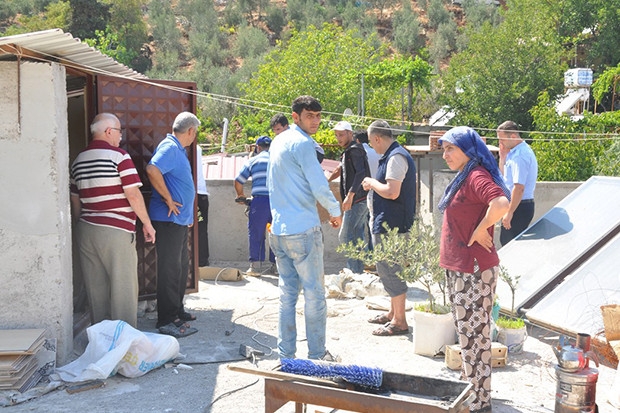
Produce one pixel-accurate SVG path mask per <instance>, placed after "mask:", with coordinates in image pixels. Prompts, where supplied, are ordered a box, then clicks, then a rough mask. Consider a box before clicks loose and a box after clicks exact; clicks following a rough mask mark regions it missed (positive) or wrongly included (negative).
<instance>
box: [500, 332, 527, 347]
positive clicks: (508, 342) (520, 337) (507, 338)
mask: <svg viewBox="0 0 620 413" xmlns="http://www.w3.org/2000/svg"><path fill="white" fill-rule="evenodd" d="M526 338H527V330H526V328H525V327H521V328H503V327H499V328H498V332H497V341H499V342H500V343H502V344H503V345H505V346H506V347H508V353H512V354H519V353H521V352H522V351H523V343H524V342H525V339H526Z"/></svg>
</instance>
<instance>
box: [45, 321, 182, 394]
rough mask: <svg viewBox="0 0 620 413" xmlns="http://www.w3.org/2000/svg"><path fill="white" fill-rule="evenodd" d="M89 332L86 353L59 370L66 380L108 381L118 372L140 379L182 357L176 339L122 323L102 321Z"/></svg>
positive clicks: (88, 330) (57, 370)
mask: <svg viewBox="0 0 620 413" xmlns="http://www.w3.org/2000/svg"><path fill="white" fill-rule="evenodd" d="M86 332H87V334H88V346H86V351H84V354H82V355H81V356H80V357H78V358H77V359H76V360H75V361H73V362H71V363H69V364H67V365H66V366H63V367H61V368H58V369H56V372H57V373H58V374H59V375H60V377H61V378H62V380H64V381H67V382H79V381H86V380H97V379H107V378H108V377H110V376H113V375H114V374H116V373H119V374H122V375H123V376H125V377H140V376H142V375H144V374H146V373H147V372H149V371H151V370H153V369H155V368H157V367H159V366H161V365H163V364H164V363H166V362H167V361H169V360H172V359H174V358H175V357H177V356H178V354H179V342H178V341H177V339H176V338H174V337H172V336H166V335H163V334H155V333H146V332H142V331H139V330H136V329H135V328H133V327H131V326H130V325H129V324H127V323H126V322H124V321H120V320H104V321H101V322H100V323H97V324H95V325H93V326H91V327H89V328H88V329H87V330H86Z"/></svg>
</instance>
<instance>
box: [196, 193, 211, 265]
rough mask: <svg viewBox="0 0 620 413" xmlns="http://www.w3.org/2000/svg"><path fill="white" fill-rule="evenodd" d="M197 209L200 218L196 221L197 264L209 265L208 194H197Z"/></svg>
mask: <svg viewBox="0 0 620 413" xmlns="http://www.w3.org/2000/svg"><path fill="white" fill-rule="evenodd" d="M198 211H200V215H201V216H202V220H201V221H198V266H200V267H207V266H208V265H209V196H208V195H201V194H198Z"/></svg>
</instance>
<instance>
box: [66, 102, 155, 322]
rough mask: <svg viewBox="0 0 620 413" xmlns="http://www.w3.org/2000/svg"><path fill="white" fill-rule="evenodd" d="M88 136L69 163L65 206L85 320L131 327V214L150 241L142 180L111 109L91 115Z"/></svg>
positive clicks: (134, 277)
mask: <svg viewBox="0 0 620 413" xmlns="http://www.w3.org/2000/svg"><path fill="white" fill-rule="evenodd" d="M90 132H91V134H92V136H93V140H92V141H91V142H90V144H89V145H88V146H87V147H86V149H84V150H83V151H82V152H81V153H80V154H79V155H78V156H77V158H76V159H75V161H74V162H73V164H72V166H71V207H72V210H73V214H74V217H75V218H76V219H77V218H79V221H78V223H77V236H78V242H79V249H80V261H81V266H82V273H83V275H84V283H85V285H86V292H87V294H88V302H89V305H90V313H91V322H92V323H93V324H95V323H98V322H100V321H102V320H123V321H126V322H127V323H128V324H129V325H131V326H132V327H134V328H135V327H136V325H137V317H138V255H137V252H136V234H135V232H136V216H137V217H138V218H139V219H140V221H142V230H143V233H144V240H145V241H146V242H155V229H154V228H153V225H152V224H151V220H150V219H149V215H148V212H147V209H146V206H145V204H144V198H143V197H142V194H141V193H140V187H141V186H142V182H141V181H140V177H139V176H138V173H137V171H136V168H135V166H134V164H133V161H132V160H131V157H130V156H129V154H128V153H127V152H125V151H124V150H123V149H120V148H119V145H120V142H121V138H122V129H121V123H120V121H119V120H118V118H117V117H116V116H114V115H113V114H111V113H101V114H99V115H97V116H95V119H94V120H93V122H92V124H91V125H90Z"/></svg>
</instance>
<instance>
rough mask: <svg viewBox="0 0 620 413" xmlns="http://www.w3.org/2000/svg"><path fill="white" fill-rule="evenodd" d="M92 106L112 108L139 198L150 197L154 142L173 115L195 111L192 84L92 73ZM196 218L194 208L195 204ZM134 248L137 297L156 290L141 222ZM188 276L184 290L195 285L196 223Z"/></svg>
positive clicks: (152, 255)
mask: <svg viewBox="0 0 620 413" xmlns="http://www.w3.org/2000/svg"><path fill="white" fill-rule="evenodd" d="M96 83H97V90H96V93H97V110H96V111H97V112H110V113H114V114H115V115H116V116H118V118H119V119H120V121H121V125H122V126H123V128H124V129H125V131H124V133H123V140H122V141H121V147H122V148H123V149H125V150H126V151H127V152H128V153H129V155H130V156H131V159H132V160H133V162H134V164H135V166H136V170H137V171H138V174H139V175H140V179H141V180H142V183H143V186H142V188H141V191H142V194H143V196H144V201H145V202H146V204H147V205H148V202H149V201H150V199H151V191H152V189H151V185H150V182H149V180H148V177H147V176H146V165H147V164H148V163H149V161H150V160H151V157H152V155H153V152H154V151H155V148H156V147H157V145H158V144H159V142H161V141H162V140H163V139H164V138H165V137H166V134H167V133H169V132H170V131H171V130H172V123H173V122H174V119H175V117H176V116H177V115H178V114H179V113H180V112H183V111H189V112H192V113H195V112H196V96H195V90H196V84H195V83H192V82H176V81H163V80H149V81H148V82H139V81H136V80H133V79H125V78H117V77H111V76H97V78H96ZM195 153H196V147H195V144H192V145H191V146H190V147H189V148H188V156H189V159H190V162H191V164H192V169H193V170H194V174H195V173H196V172H195V170H196V167H195V166H196V165H195V164H196V156H192V155H193V154H195ZM194 221H195V222H196V221H197V210H196V209H195V210H194ZM136 236H137V243H136V244H137V245H136V249H137V251H138V286H139V296H140V299H149V298H154V297H155V294H156V291H157V253H156V249H155V246H154V244H147V243H145V242H144V237H143V235H142V224H141V223H140V222H139V221H138V223H137V227H136ZM188 238H189V240H188V243H189V255H190V256H189V257H188V259H189V260H190V264H189V276H188V280H187V290H186V291H187V292H188V293H191V292H196V291H198V280H199V277H198V275H197V274H198V248H197V244H198V225H194V226H192V228H191V229H190V231H189V237H188Z"/></svg>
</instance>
